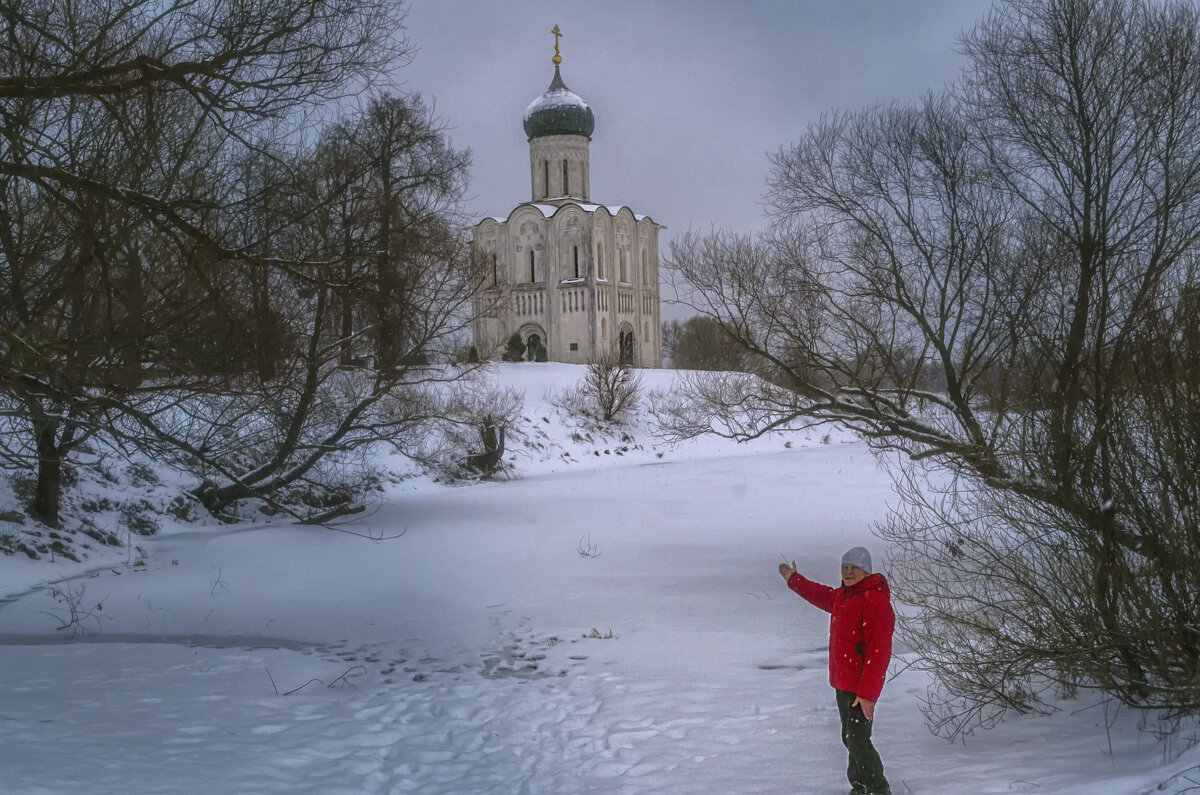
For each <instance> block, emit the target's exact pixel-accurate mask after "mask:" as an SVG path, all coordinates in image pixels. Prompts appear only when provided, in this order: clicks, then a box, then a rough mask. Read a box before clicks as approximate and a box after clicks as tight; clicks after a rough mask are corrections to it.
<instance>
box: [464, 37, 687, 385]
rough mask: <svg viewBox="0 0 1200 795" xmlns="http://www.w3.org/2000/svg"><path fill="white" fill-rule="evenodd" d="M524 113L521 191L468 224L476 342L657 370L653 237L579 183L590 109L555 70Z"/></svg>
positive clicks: (643, 222) (649, 227)
mask: <svg viewBox="0 0 1200 795" xmlns="http://www.w3.org/2000/svg"><path fill="white" fill-rule="evenodd" d="M554 33H555V34H556V36H555V45H554V58H553V62H554V79H553V81H552V82H551V83H550V87H549V88H548V89H546V92H545V93H544V94H542V95H541V96H539V97H538V98H537V99H535V100H534V101H533V102H532V103H530V105H529V107H528V108H526V110H525V134H526V135H527V136H528V138H529V176H530V187H531V189H532V197H531V200H530V201H528V202H524V203H522V204H519V205H517V207H516V208H514V209H513V210H512V212H510V213H509V214H508V216H507V217H504V218H500V217H491V218H485V219H483V220H482V221H480V222H479V223H478V224H476V225H475V226H473V227H471V228H470V229H469V231H470V232H471V235H472V241H471V246H472V258H473V261H474V262H475V263H476V264H477V266H478V267H480V268H482V269H483V272H484V278H485V279H486V280H487V282H488V284H489V285H490V286H489V288H488V289H487V290H485V291H483V294H482V295H481V296H480V298H479V299H478V300H477V302H476V310H477V311H476V313H475V314H476V317H477V318H478V319H477V320H476V321H475V324H474V329H473V331H474V337H475V347H476V350H477V351H478V353H479V355H480V356H481V357H483V358H499V356H500V355H501V354H502V353H503V352H504V349H505V344H506V343H507V341H508V339H509V337H510V336H511V335H512V334H514V333H516V334H520V335H521V339H522V341H523V342H524V343H525V345H526V349H527V352H526V355H525V358H527V359H534V358H544V359H547V360H549V361H553V362H575V363H587V362H590V361H593V360H595V359H596V358H597V357H598V356H599V355H601V354H602V353H605V352H608V353H613V354H616V355H617V356H619V357H620V359H621V360H622V361H624V362H626V363H629V364H632V365H633V366H635V367H661V366H662V352H661V346H660V340H659V336H660V330H659V305H658V301H659V285H658V232H659V230H660V229H665V228H666V227H664V226H663V225H661V224H658V223H655V222H654V221H653V220H652V219H651V218H650V217H648V216H645V215H638V214H637V213H635V212H633V210H631V209H629V208H628V207H626V206H625V205H611V204H597V203H594V202H593V201H592V199H591V190H590V188H589V177H590V164H589V162H588V146H589V144H590V142H591V138H592V131H593V129H594V128H595V125H596V122H595V117H594V116H593V114H592V109H591V108H590V107H588V105H587V103H586V102H584V101H583V100H582V99H580V97H579V96H578V95H577V94H575V93H574V92H572V91H571V90H570V89H568V88H567V86H566V84H565V83H563V79H562V75H561V74H559V64H560V63H561V62H562V59H561V58H560V57H559V54H558V38H557V35H558V29H557V27H556V28H555V30H554Z"/></svg>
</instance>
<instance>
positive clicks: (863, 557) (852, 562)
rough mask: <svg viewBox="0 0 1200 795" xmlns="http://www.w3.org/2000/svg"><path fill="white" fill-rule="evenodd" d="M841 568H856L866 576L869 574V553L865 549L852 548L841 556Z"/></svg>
mask: <svg viewBox="0 0 1200 795" xmlns="http://www.w3.org/2000/svg"><path fill="white" fill-rule="evenodd" d="M842 565H843V566H858V567H859V568H860V569H862V570H863V571H865V572H867V573H868V574H870V573H871V553H870V552H868V551H867V548H866V547H854V548H852V549H848V550H846V554H845V555H842Z"/></svg>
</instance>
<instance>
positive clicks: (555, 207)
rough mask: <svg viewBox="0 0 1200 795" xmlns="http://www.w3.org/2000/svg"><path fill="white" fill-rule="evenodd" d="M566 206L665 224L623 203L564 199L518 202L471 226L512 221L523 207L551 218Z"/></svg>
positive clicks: (637, 221) (612, 216) (638, 221)
mask: <svg viewBox="0 0 1200 795" xmlns="http://www.w3.org/2000/svg"><path fill="white" fill-rule="evenodd" d="M568 207H577V208H579V209H580V210H582V211H583V212H585V213H597V214H600V213H603V215H606V216H608V217H609V218H616V217H617V216H618V215H619V214H620V213H621V211H625V212H627V213H628V214H629V217H630V218H631V219H633V221H634V222H636V223H638V224H640V223H642V222H644V221H648V222H650V223H652V224H654V225H655V226H658V227H661V228H663V229H666V227H665V226H663V225H662V224H660V223H658V222H657V221H655V220H654V219H653V218H651V217H650V216H648V215H643V214H641V213H635V212H634V211H633V208H631V207H629V206H628V205H625V204H592V203H590V202H575V201H566V202H562V203H561V204H545V203H542V202H522V203H521V204H518V205H517V206H516V207H514V208H513V209H512V210H511V211H510V212H509V214H508V215H507V216H503V217H501V216H498V215H491V216H487V217H486V218H484V219H483V220H481V221H480V222H479V223H478V224H476V225H475V226H474V227H473V228H475V229H478V228H480V227H481V226H482V225H483V224H484V223H485V222H486V221H495V222H496V223H500V224H507V223H512V222H513V219H514V217H515V216H516V215H517V213H520V212H522V211H523V210H525V209H531V210H534V211H536V212H538V213H541V216H542V217H543V218H553V217H555V216H556V215H558V214H559V213H561V212H563V211H564V210H565V209H567V208H568Z"/></svg>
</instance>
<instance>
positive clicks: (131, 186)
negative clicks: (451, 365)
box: [0, 0, 473, 525]
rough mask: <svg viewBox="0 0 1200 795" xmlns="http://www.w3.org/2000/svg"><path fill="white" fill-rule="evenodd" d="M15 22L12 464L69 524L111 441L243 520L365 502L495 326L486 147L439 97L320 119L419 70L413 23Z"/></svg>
mask: <svg viewBox="0 0 1200 795" xmlns="http://www.w3.org/2000/svg"><path fill="white" fill-rule="evenodd" d="M0 12H2V13H3V17H4V19H5V24H6V35H5V37H4V39H3V41H0V64H2V65H3V69H0V73H2V75H3V76H0V114H2V115H3V119H4V130H5V134H4V136H3V137H0V192H3V195H4V200H3V201H0V295H2V296H3V298H2V299H0V462H2V463H3V465H5V466H8V467H26V466H30V465H32V466H33V467H35V468H36V472H37V486H36V490H35V494H34V498H33V500H32V503H31V506H30V511H31V513H32V514H33V515H34V516H35V517H36V518H38V519H40V520H42V521H44V522H46V523H48V524H51V525H54V524H57V523H58V521H59V518H60V517H59V512H60V501H61V493H62V487H63V482H64V477H63V473H64V468H65V467H67V465H68V461H69V459H71V457H72V456H74V455H76V454H78V453H80V452H81V451H82V450H83V449H84V448H83V447H82V445H84V444H85V443H88V444H93V443H101V442H104V443H108V444H112V445H116V444H119V445H121V446H123V447H124V449H129V448H130V447H133V448H134V449H137V450H141V451H142V452H145V453H147V454H150V455H154V456H159V457H162V456H170V457H172V458H173V459H174V460H176V461H182V462H183V463H184V464H185V465H187V466H189V467H192V468H194V469H195V470H196V471H197V473H198V474H199V475H200V479H201V481H202V482H201V483H200V484H199V485H198V486H197V488H196V489H194V490H193V495H194V496H195V497H196V498H197V499H198V500H199V501H200V502H201V503H202V504H203V505H204V506H205V507H206V508H208V509H209V510H210V511H212V512H213V513H215V514H217V515H220V516H226V517H228V516H232V515H234V514H235V513H236V509H237V503H238V501H239V500H243V499H246V498H257V499H263V500H266V501H268V502H269V503H273V504H276V506H277V507H278V505H279V503H280V502H281V501H283V502H286V501H288V500H292V499H296V500H299V501H300V502H299V503H297V504H302V505H307V506H308V508H311V509H312V510H311V511H310V510H308V508H301V511H302V512H303V513H304V514H305V515H308V516H309V517H310V518H311V517H312V516H317V517H319V516H321V515H323V514H324V513H325V512H326V509H331V508H337V507H338V506H339V505H340V504H341V503H342V501H344V500H345V499H346V492H347V489H349V490H350V491H353V490H354V489H356V488H358V487H359V486H361V484H362V483H363V482H364V481H363V477H362V473H361V471H360V470H361V469H362V467H360V466H352V465H351V464H350V463H348V462H352V461H353V460H354V458H355V452H354V451H355V450H356V449H358V448H359V447H361V446H362V445H366V444H374V443H377V442H389V441H390V442H396V443H401V444H402V442H400V441H399V440H400V438H401V437H402V436H403V435H404V433H405V432H407V431H409V430H411V429H412V428H413V427H414V426H415V425H416V424H419V423H420V422H421V421H423V420H424V419H425V418H426V417H428V416H429V415H431V414H437V413H438V412H439V411H440V410H442V408H444V407H445V405H446V404H445V402H444V401H443V400H442V398H443V397H444V396H443V395H442V393H441V391H440V390H439V389H437V388H434V387H431V386H430V383H431V382H435V381H441V380H454V379H455V378H457V377H459V376H460V375H462V373H463V371H461V370H442V371H440V372H437V373H435V372H434V371H433V370H430V369H428V368H422V367H421V366H420V363H421V362H424V361H427V360H429V359H430V358H431V357H436V356H437V354H438V353H439V351H441V350H442V349H445V348H449V347H452V346H451V340H452V339H453V338H454V336H455V335H456V334H457V333H458V332H459V331H461V329H463V328H465V327H466V326H467V324H469V317H468V316H467V315H468V314H469V313H468V311H467V310H468V308H469V306H470V298H469V296H470V293H471V291H472V289H473V287H472V285H473V275H472V274H471V272H470V268H469V267H468V266H467V263H466V260H465V247H464V245H463V241H462V238H461V234H460V232H459V227H460V226H461V224H460V218H459V215H458V208H459V205H458V202H459V200H460V199H461V196H462V191H463V190H464V188H465V184H466V172H467V167H468V163H469V159H468V156H467V154H466V153H464V152H458V151H456V150H454V149H453V148H452V147H451V146H450V144H449V141H448V140H447V138H446V135H445V132H444V129H443V127H442V126H441V124H440V123H439V122H438V120H437V119H436V118H434V117H433V116H432V114H431V113H430V112H429V111H428V109H427V108H426V107H425V106H424V105H422V104H421V102H420V100H419V98H416V97H399V98H398V97H389V96H384V95H372V99H371V100H370V102H369V103H368V104H367V106H366V108H365V109H364V110H363V111H362V112H361V113H360V114H358V115H357V116H355V117H353V118H351V119H348V120H347V122H346V123H344V124H342V125H334V126H331V127H329V128H326V129H325V130H323V131H320V132H319V134H308V133H312V132H314V131H312V130H306V129H301V127H300V125H301V124H302V123H303V122H305V121H308V120H310V119H311V118H312V116H311V115H310V114H313V112H314V111H315V110H316V109H318V108H325V107H328V106H329V103H330V102H332V101H336V100H338V99H339V98H341V97H343V96H345V95H347V94H349V93H354V94H356V95H357V94H360V93H362V92H363V91H364V89H365V88H368V87H369V86H370V85H371V83H372V82H373V81H374V80H376V79H377V78H378V77H379V76H380V75H381V74H383V73H384V72H386V71H387V70H388V69H390V68H391V67H393V66H395V65H396V64H397V63H400V62H402V61H403V59H404V58H405V57H406V53H407V51H408V43H407V40H406V39H404V38H403V37H402V36H399V35H398V34H399V32H400V30H401V25H402V22H403V18H404V13H403V9H402V8H399V7H397V6H396V5H395V4H394V3H390V2H382V1H381V0H299V2H294V3H285V4H280V3H274V2H265V1H264V0H234V1H233V2H223V3H207V2H195V1H194V0H173V2H169V3H162V2H158V1H157V0H120V2H113V3H105V4H99V5H97V4H96V3H93V2H76V0H60V1H59V2H54V3H45V2H37V1H36V0H35V1H34V2H19V3H13V2H7V3H3V2H0ZM360 364H367V365H371V366H370V367H367V368H363V369H355V367H356V366H357V365H360ZM351 470H353V474H349V475H348V473H350V471H351ZM287 490H290V491H291V492H292V493H291V494H290V495H286V497H287V499H286V500H285V499H284V497H285V495H284V492H285V491H287Z"/></svg>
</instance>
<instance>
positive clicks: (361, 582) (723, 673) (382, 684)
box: [0, 365, 1200, 795]
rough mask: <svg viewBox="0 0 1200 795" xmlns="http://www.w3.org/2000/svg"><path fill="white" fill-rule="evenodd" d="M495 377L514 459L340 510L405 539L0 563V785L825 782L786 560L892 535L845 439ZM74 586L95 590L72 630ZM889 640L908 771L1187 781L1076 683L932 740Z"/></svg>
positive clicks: (837, 778) (1017, 781) (167, 547)
mask: <svg viewBox="0 0 1200 795" xmlns="http://www.w3.org/2000/svg"><path fill="white" fill-rule="evenodd" d="M497 372H498V375H497V376H496V377H497V378H499V379H500V380H501V381H502V382H503V383H508V384H513V385H514V386H516V387H517V388H519V389H522V390H524V392H525V395H526V406H525V412H524V416H525V418H526V421H527V423H526V429H525V431H524V433H522V434H521V436H520V437H519V438H516V439H512V440H510V449H511V450H512V452H513V465H514V468H515V473H514V476H513V477H512V478H511V479H507V480H504V479H502V480H499V481H496V482H489V483H482V484H477V485H466V486H446V485H444V484H439V483H434V482H432V480H430V479H428V478H425V477H413V478H409V479H407V480H404V481H402V482H400V483H398V484H395V485H394V486H393V487H391V488H390V490H389V491H388V493H387V495H386V500H385V502H384V503H383V505H382V506H380V507H379V509H378V510H377V511H375V512H374V513H373V514H372V515H370V516H369V517H366V518H362V519H360V520H358V521H356V522H354V523H353V524H351V525H347V526H346V529H351V530H354V531H356V532H359V533H363V534H367V535H394V534H396V533H399V532H401V531H403V535H402V536H400V537H398V538H392V539H389V540H382V541H372V540H368V539H365V538H362V537H359V536H355V535H349V534H345V533H338V532H332V531H330V530H326V529H320V528H313V527H298V526H292V525H282V524H274V525H270V524H266V525H264V524H260V525H253V526H250V525H247V526H238V527H218V526H207V527H197V526H167V527H164V529H163V532H162V533H160V534H159V535H158V536H156V537H153V538H149V539H146V540H144V541H142V542H141V545H142V547H143V548H144V550H145V557H144V558H141V555H140V554H138V553H132V552H131V551H129V550H122V551H121V552H120V553H113V554H114V555H119V557H112V558H109V559H103V560H101V559H98V558H95V557H94V558H93V559H92V561H91V562H90V563H85V564H82V565H78V564H70V565H69V566H68V565H62V564H56V563H47V562H36V563H35V562H32V561H26V560H19V559H15V558H0V693H2V694H3V695H2V696H0V791H3V792H6V793H208V792H219V793H409V792H413V793H684V792H686V793H784V792H790V793H813V794H817V795H836V794H839V793H845V792H846V790H847V789H848V785H847V784H846V781H845V775H844V768H845V751H844V749H843V748H842V746H841V743H840V741H839V739H838V715H837V708H836V706H835V704H834V700H833V692H832V690H831V689H830V688H829V685H828V680H827V672H826V657H825V643H826V639H827V632H828V617H827V615H825V614H823V613H820V612H819V611H817V610H816V609H814V608H812V607H809V606H808V605H807V604H806V603H805V602H803V600H801V599H800V598H799V597H797V596H795V595H794V594H792V593H790V592H789V591H788V590H787V589H786V587H785V585H784V583H783V581H782V579H781V578H780V577H779V575H778V573H777V571H776V566H777V564H778V563H779V562H781V557H780V556H781V555H782V556H783V558H786V559H787V560H789V561H790V560H792V559H795V560H796V561H797V563H798V565H799V568H800V571H801V572H803V573H804V574H806V575H808V576H810V577H813V578H817V579H821V580H822V581H825V582H832V581H833V580H834V579H835V577H836V572H837V563H838V559H839V556H840V554H841V552H842V551H843V550H844V549H845V548H847V547H849V546H853V545H857V544H865V545H866V546H868V547H870V548H871V549H872V551H873V552H874V554H875V557H876V560H880V559H882V558H883V557H884V555H883V553H884V550H883V549H882V548H881V546H880V542H879V541H878V540H877V539H874V538H873V537H872V536H871V534H870V526H871V524H872V523H873V522H875V521H877V520H879V519H880V518H881V517H882V516H883V515H884V513H885V511H886V506H887V502H888V500H889V499H891V491H890V482H889V480H888V478H887V476H886V474H885V473H883V472H882V471H880V470H879V469H877V467H876V465H875V463H874V461H873V459H872V457H871V455H870V453H869V452H868V451H867V449H866V448H865V446H864V445H862V444H861V443H860V442H857V441H855V440H853V439H852V438H850V437H847V436H845V435H844V434H838V433H836V432H835V433H833V434H831V435H830V436H826V434H827V433H828V431H826V430H810V431H805V432H799V433H796V434H793V435H790V436H780V435H775V436H772V437H770V438H767V439H763V440H759V441H757V442H755V443H753V444H750V445H742V446H737V445H733V444H732V443H729V442H723V441H720V440H716V439H706V440H701V441H698V442H694V443H689V444H685V445H680V446H674V447H673V446H667V445H665V444H663V443H661V442H659V441H657V440H655V439H654V438H653V437H652V436H651V435H650V433H649V431H648V427H647V426H648V424H649V420H648V419H647V418H646V417H644V416H642V417H640V418H639V419H638V420H636V421H635V422H634V423H632V424H631V426H630V427H628V428H626V429H623V430H621V431H616V432H613V433H611V434H609V435H608V436H606V437H602V436H599V435H597V434H595V433H594V432H592V433H590V434H589V432H587V431H586V430H584V429H583V428H581V427H579V426H577V425H575V424H573V421H572V420H571V419H570V418H567V417H565V416H564V415H563V414H562V413H561V412H559V411H558V410H557V409H555V408H554V407H553V406H552V405H551V404H550V403H549V402H547V397H548V396H551V395H553V394H554V393H555V391H556V390H559V389H562V388H563V387H564V386H567V385H570V384H572V383H574V382H575V381H577V380H578V379H579V378H580V377H581V376H582V372H583V371H582V368H577V367H571V366H567V365H511V366H505V367H501V368H498V371H497ZM674 377H675V375H674V374H673V373H671V372H667V371H661V372H655V373H649V374H647V386H648V387H651V388H660V389H666V388H670V386H671V383H672V381H673V379H674ZM622 433H624V434H625V435H626V436H625V438H622V437H621V434H622ZM134 558H141V560H142V562H144V564H145V565H134V564H135V563H137V562H138V560H135V559H134ZM885 573H886V572H885ZM56 594H57V598H56ZM65 594H73V595H77V596H78V597H79V606H80V608H88V607H91V606H94V605H95V604H96V603H97V602H101V603H102V605H103V607H102V610H100V611H99V612H98V613H96V614H95V615H94V616H93V617H92V618H87V619H84V621H83V628H84V629H86V630H87V631H86V632H84V633H83V634H78V635H76V636H75V637H74V639H72V638H71V637H70V632H69V631H57V630H56V627H57V626H59V625H60V624H61V623H63V619H64V618H67V617H69V616H68V607H67V605H66V598H65V596H64V595H65ZM900 652H901V653H900V655H899V656H898V657H897V659H895V660H894V661H893V666H892V670H893V672H895V673H894V677H893V678H892V680H891V681H890V682H889V684H888V685H887V686H886V687H885V689H884V692H883V696H882V699H881V701H880V703H879V706H878V708H877V710H878V711H877V718H876V728H875V733H876V741H877V746H878V747H879V749H880V751H881V754H882V756H883V759H884V763H885V765H886V769H887V773H888V777H889V779H890V780H891V782H892V786H893V791H894V792H895V793H897V795H900V794H901V793H909V792H912V793H930V794H933V793H939V794H945V795H951V794H953V795H962V794H963V793H1012V792H1025V793H1078V794H1079V795H1083V794H1084V793H1088V794H1090V795H1095V794H1096V793H1137V794H1138V795H1142V794H1146V795H1149V793H1158V792H1167V793H1179V792H1186V791H1188V789H1189V787H1194V785H1193V784H1192V783H1191V782H1189V781H1188V780H1187V778H1185V777H1180V776H1178V775H1177V774H1179V773H1180V772H1184V774H1185V776H1187V777H1190V778H1192V779H1197V780H1200V776H1198V775H1197V772H1198V769H1197V768H1196V766H1197V765H1198V764H1200V749H1191V750H1188V749H1186V748H1183V747H1181V745H1180V744H1179V743H1176V744H1175V745H1172V746H1170V747H1167V746H1164V745H1162V744H1160V743H1159V742H1157V741H1156V740H1155V739H1154V737H1153V736H1151V735H1150V734H1147V733H1144V732H1140V731H1138V729H1137V719H1138V716H1137V715H1135V714H1131V713H1129V712H1128V711H1123V712H1122V711H1117V710H1114V709H1112V708H1111V707H1110V708H1108V709H1107V710H1106V709H1105V707H1104V706H1103V705H1102V704H1098V703H1097V702H1095V701H1094V700H1080V701H1071V702H1064V703H1062V704H1061V705H1060V706H1061V711H1059V712H1058V713H1056V714H1054V715H1052V716H1049V717H1015V716H1014V717H1012V718H1010V720H1009V721H1008V722H1007V723H1005V724H1004V725H1002V726H1001V727H999V728H997V729H995V730H992V731H988V732H980V733H977V734H976V735H975V736H973V737H971V738H969V739H968V740H967V743H966V744H965V745H961V744H960V745H952V744H949V743H947V742H946V741H945V740H942V739H940V738H937V737H933V736H931V735H930V734H929V732H928V730H927V729H926V728H925V725H924V723H923V720H922V716H921V713H920V711H919V699H920V697H921V695H922V694H923V693H924V690H925V687H926V684H927V681H926V679H925V678H924V675H923V674H921V673H919V672H917V671H915V670H914V669H905V664H906V662H907V661H908V657H907V656H906V655H905V654H904V653H903V652H904V649H903V647H901V648H900ZM1189 769H1191V770H1190V772H1187V771H1188V770H1189Z"/></svg>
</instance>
